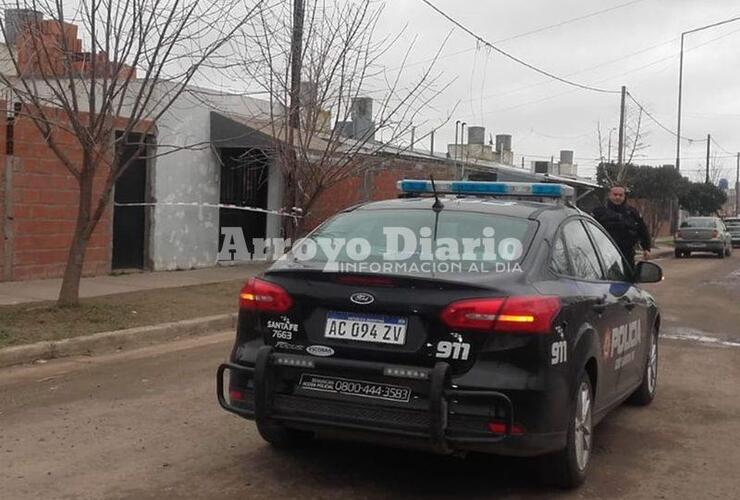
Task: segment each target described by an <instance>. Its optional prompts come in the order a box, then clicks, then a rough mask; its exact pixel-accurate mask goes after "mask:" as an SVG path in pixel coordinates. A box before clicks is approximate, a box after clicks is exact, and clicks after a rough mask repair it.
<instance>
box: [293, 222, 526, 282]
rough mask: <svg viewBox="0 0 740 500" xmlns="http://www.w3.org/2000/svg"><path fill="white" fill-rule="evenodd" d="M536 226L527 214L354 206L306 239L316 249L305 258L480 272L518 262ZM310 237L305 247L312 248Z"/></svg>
mask: <svg viewBox="0 0 740 500" xmlns="http://www.w3.org/2000/svg"><path fill="white" fill-rule="evenodd" d="M535 229H536V223H535V222H533V221H530V220H528V219H521V218H516V217H507V216H502V215H492V214H485V213H476V212H461V211H454V210H442V211H441V212H440V213H439V214H435V212H434V211H432V210H429V209H425V210H420V209H411V210H408V209H407V210H388V209H382V210H356V211H352V212H348V213H345V214H339V215H337V216H336V217H334V218H333V219H331V220H329V221H327V222H326V223H325V224H323V225H322V226H320V227H319V228H317V229H316V230H315V231H314V232H313V233H311V234H310V235H309V236H308V237H307V238H306V240H310V241H311V244H310V246H311V247H314V248H315V255H313V256H312V258H310V259H304V260H308V261H313V262H327V261H333V262H339V263H349V264H355V263H368V264H369V263H373V264H375V265H374V266H373V269H369V268H368V269H363V268H362V266H359V267H357V266H355V267H352V268H349V269H348V268H346V267H345V268H343V269H344V270H350V271H354V272H367V271H375V270H377V271H380V272H392V273H395V272H400V273H406V272H409V273H416V272H417V270H418V272H422V273H426V272H446V271H445V270H446V269H449V271H447V272H456V273H459V272H463V273H464V272H480V271H481V270H482V269H481V267H485V266H495V265H496V264H497V263H499V264H506V265H507V266H509V267H510V265H511V264H518V263H519V262H520V261H521V259H522V258H523V256H524V253H525V252H526V249H527V248H528V246H529V242H530V240H531V238H532V234H533V233H534V230H535ZM307 243H308V242H307V241H305V240H304V242H303V246H304V247H303V250H305V251H306V252H311V251H312V250H313V249H312V248H307V247H306V246H305V245H306V244H307ZM297 247H299V248H297V249H295V250H294V252H292V253H295V254H296V256H300V253H301V252H302V251H303V250H301V249H300V247H301V245H297ZM378 263H379V264H381V265H380V266H378V265H377V264H378ZM388 263H393V265H392V266H391V265H389V264H388ZM430 263H432V264H434V266H435V267H434V268H432V267H430V265H429V264H430ZM399 264H400V265H399ZM499 268H501V265H499Z"/></svg>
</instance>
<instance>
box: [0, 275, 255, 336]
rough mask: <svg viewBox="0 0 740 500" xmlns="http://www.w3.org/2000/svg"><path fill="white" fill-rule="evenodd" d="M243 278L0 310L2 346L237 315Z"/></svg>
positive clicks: (37, 303) (0, 308)
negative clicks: (67, 304) (70, 304)
mask: <svg viewBox="0 0 740 500" xmlns="http://www.w3.org/2000/svg"><path fill="white" fill-rule="evenodd" d="M243 284H244V281H243V280H235V281H226V282H222V283H211V284H206V285H194V286H186V287H178V288H160V289H156V290H145V291H138V292H129V293H121V294H117V295H107V296H103V297H94V298H89V299H82V300H81V301H80V305H79V306H76V307H61V308H60V307H56V306H55V305H54V303H53V302H41V303H39V302H36V303H33V304H19V305H13V306H0V348H1V347H7V346H11V345H19V344H30V343H33V342H39V341H42V340H58V339H64V338H70V337H77V336H80V335H89V334H91V333H98V332H105V331H110V330H122V329H124V328H133V327H137V326H147V325H156V324H159V323H169V322H171V321H179V320H183V319H192V318H199V317H202V316H212V315H215V314H225V313H230V312H236V310H237V297H238V293H239V290H240V288H241V287H242V285H243Z"/></svg>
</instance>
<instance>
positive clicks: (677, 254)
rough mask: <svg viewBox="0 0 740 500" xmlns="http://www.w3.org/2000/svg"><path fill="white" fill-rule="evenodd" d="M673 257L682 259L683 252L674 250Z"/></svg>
mask: <svg viewBox="0 0 740 500" xmlns="http://www.w3.org/2000/svg"><path fill="white" fill-rule="evenodd" d="M673 255H674V256H675V257H676V258H677V259H680V258H681V257H683V252H682V251H681V250H678V249H676V250H674V251H673Z"/></svg>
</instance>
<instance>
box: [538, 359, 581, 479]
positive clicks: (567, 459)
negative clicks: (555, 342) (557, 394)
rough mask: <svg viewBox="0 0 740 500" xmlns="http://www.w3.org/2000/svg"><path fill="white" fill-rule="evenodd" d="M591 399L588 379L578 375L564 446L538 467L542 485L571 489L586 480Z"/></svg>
mask: <svg viewBox="0 0 740 500" xmlns="http://www.w3.org/2000/svg"><path fill="white" fill-rule="evenodd" d="M593 397H594V391H593V388H592V386H591V378H590V377H589V376H588V374H587V373H586V372H585V371H581V376H580V377H579V378H578V385H577V390H576V395H575V399H574V401H573V402H572V405H571V406H572V408H571V412H570V418H569V422H568V435H567V442H566V446H565V448H564V449H562V450H560V451H558V452H555V453H553V454H550V455H546V456H545V457H543V458H542V460H541V463H540V467H541V468H540V477H541V479H542V480H543V482H544V483H545V484H547V485H549V486H557V487H560V488H563V489H572V488H576V487H578V486H580V485H581V484H583V482H584V481H585V480H586V474H587V472H588V466H589V463H590V461H591V460H590V459H591V454H592V451H593ZM584 398H585V399H584ZM584 408H585V411H584Z"/></svg>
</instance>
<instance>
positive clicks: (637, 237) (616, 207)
mask: <svg viewBox="0 0 740 500" xmlns="http://www.w3.org/2000/svg"><path fill="white" fill-rule="evenodd" d="M626 199H627V194H626V189H625V187H624V186H622V185H621V184H613V185H612V186H611V187H610V188H609V197H608V200H607V202H606V206H604V207H597V208H596V209H595V210H594V219H596V220H597V221H599V223H600V224H601V225H602V226H604V229H606V230H607V232H608V233H609V234H610V235H611V237H612V238H614V241H615V242H616V243H617V246H618V247H619V249H620V250H621V251H622V253H623V254H624V256H625V257H626V258H627V262H629V263H630V265H632V266H634V265H635V244H636V243H637V242H639V243H640V246H641V247H642V254H643V258H645V259H648V258H649V257H650V233H649V232H648V229H647V226H646V225H645V221H644V220H642V217H641V216H640V214H639V212H638V211H637V210H636V209H634V208H633V207H631V206H629V205H627V203H626Z"/></svg>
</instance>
